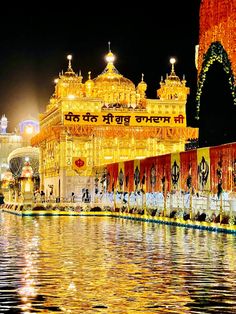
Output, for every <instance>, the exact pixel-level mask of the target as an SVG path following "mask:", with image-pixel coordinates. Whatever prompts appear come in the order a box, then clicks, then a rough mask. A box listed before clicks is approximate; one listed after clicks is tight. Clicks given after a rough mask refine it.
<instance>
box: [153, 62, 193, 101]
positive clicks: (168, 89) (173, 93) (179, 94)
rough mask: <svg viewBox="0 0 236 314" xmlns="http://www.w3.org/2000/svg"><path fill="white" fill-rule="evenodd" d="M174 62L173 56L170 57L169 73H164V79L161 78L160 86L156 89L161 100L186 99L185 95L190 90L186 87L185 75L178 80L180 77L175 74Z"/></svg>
mask: <svg viewBox="0 0 236 314" xmlns="http://www.w3.org/2000/svg"><path fill="white" fill-rule="evenodd" d="M175 62H176V59H175V58H170V63H171V72H170V75H168V74H167V75H166V79H165V81H163V78H161V82H160V86H161V88H160V89H158V90H157V97H158V98H160V99H161V100H181V101H183V100H187V95H188V94H189V91H190V90H189V87H186V80H185V76H183V79H182V80H180V78H179V77H178V76H177V75H176V74H175V68H174V65H175Z"/></svg>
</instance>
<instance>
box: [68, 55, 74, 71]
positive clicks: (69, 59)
mask: <svg viewBox="0 0 236 314" xmlns="http://www.w3.org/2000/svg"><path fill="white" fill-rule="evenodd" d="M67 60H68V69H67V72H73V70H72V67H71V60H72V55H68V56H67Z"/></svg>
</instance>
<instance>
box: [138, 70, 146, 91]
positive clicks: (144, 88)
mask: <svg viewBox="0 0 236 314" xmlns="http://www.w3.org/2000/svg"><path fill="white" fill-rule="evenodd" d="M143 77H144V74H143V73H142V79H141V82H140V83H139V84H138V86H137V88H138V90H139V91H142V92H146V90H147V83H145V82H144V80H143Z"/></svg>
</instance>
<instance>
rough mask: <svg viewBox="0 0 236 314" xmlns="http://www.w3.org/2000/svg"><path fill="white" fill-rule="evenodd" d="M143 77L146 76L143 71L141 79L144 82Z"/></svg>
mask: <svg viewBox="0 0 236 314" xmlns="http://www.w3.org/2000/svg"><path fill="white" fill-rule="evenodd" d="M143 78H144V74H143V73H142V79H141V80H142V82H143Z"/></svg>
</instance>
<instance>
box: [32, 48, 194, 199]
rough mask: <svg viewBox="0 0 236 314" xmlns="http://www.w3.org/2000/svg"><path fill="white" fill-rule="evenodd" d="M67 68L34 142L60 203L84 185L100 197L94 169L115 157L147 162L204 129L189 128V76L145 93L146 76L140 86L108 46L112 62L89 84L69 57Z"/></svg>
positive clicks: (44, 177)
mask: <svg viewBox="0 0 236 314" xmlns="http://www.w3.org/2000/svg"><path fill="white" fill-rule="evenodd" d="M67 58H68V69H67V70H66V72H64V73H63V72H62V73H60V74H59V77H58V78H57V79H56V80H55V92H54V94H53V95H52V97H51V98H50V100H49V103H48V105H47V107H46V111H45V112H44V113H42V114H40V117H39V120H40V132H39V133H38V134H37V135H36V136H34V137H33V138H32V140H31V144H32V145H33V146H35V147H39V148H40V156H39V174H40V180H41V190H44V191H45V193H46V196H49V194H53V195H54V196H55V197H59V198H60V199H61V200H63V199H69V198H70V196H71V193H72V192H74V193H75V195H76V196H77V197H78V198H79V200H80V198H81V197H82V194H83V192H84V191H85V190H87V191H89V193H90V195H91V196H92V198H93V194H94V189H95V184H94V182H96V180H94V177H95V169H96V168H97V167H100V166H102V165H106V164H110V163H113V162H124V161H127V160H131V159H138V160H140V159H143V158H146V157H150V156H157V155H162V154H167V153H173V152H180V151H184V150H185V144H186V142H187V141H189V139H196V138H198V129H196V128H191V127H188V126H187V121H186V101H187V95H188V94H189V88H188V87H187V86H186V80H185V78H184V77H183V79H182V80H181V79H180V78H179V77H178V76H177V75H176V73H175V68H174V64H175V59H174V58H171V60H170V62H171V69H170V74H169V75H167V76H166V78H165V79H163V78H162V79H161V82H160V88H159V89H158V90H157V98H156V99H148V98H147V97H146V90H147V84H146V83H145V81H144V75H143V74H142V76H141V81H140V82H139V84H137V86H135V84H134V83H133V82H132V81H131V80H129V79H128V78H125V77H124V76H123V75H122V74H120V73H119V71H118V70H117V69H116V67H115V65H114V61H115V55H114V54H113V53H112V52H111V50H110V49H109V52H108V54H107V55H106V62H107V65H106V67H105V69H104V71H103V72H102V73H101V74H100V75H98V76H97V77H95V78H92V74H91V72H89V73H88V78H87V80H86V81H85V82H84V83H83V77H82V76H81V73H79V74H77V73H75V72H74V70H73V68H72V64H71V60H72V57H71V56H70V55H69V56H68V57H67Z"/></svg>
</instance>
